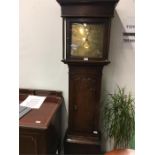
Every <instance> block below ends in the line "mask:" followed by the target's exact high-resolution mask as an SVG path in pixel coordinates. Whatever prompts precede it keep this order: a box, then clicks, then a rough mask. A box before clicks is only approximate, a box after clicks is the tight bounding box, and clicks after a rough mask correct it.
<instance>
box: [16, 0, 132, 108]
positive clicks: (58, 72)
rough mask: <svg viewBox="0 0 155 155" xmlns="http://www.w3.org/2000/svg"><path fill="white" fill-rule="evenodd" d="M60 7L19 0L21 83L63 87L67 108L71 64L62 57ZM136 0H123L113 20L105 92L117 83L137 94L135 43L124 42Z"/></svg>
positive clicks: (51, 1) (48, 1)
mask: <svg viewBox="0 0 155 155" xmlns="http://www.w3.org/2000/svg"><path fill="white" fill-rule="evenodd" d="M60 11H61V9H60V6H59V5H58V3H57V2H56V0H20V12H19V14H20V19H19V21H20V36H19V37H20V38H19V39H20V55H19V66H20V68H19V73H20V74H19V76H20V77H19V79H20V81H19V85H20V87H21V88H33V89H49V90H61V91H63V94H64V98H65V103H66V107H67V108H68V67H67V65H65V64H63V63H62V62H61V59H62V19H61V17H60V15H61V13H60ZM131 17H134V0H120V2H119V4H118V5H117V8H116V13H115V17H114V18H113V21H112V27H111V40H110V51H109V60H110V61H111V64H109V65H107V66H106V67H105V68H104V69H103V78H102V96H104V95H105V94H106V93H107V92H113V90H114V89H115V88H116V85H119V86H120V87H126V89H127V91H131V92H132V94H133V95H134V75H135V74H134V56H135V54H134V45H132V44H129V43H124V42H123V40H122V32H124V28H125V24H126V22H127V20H128V19H129V18H131Z"/></svg>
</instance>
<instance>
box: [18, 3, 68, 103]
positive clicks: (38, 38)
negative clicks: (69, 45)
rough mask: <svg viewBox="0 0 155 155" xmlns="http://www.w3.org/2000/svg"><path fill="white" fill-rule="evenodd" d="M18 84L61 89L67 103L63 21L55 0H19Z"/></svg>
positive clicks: (22, 86) (27, 86) (37, 87)
mask: <svg viewBox="0 0 155 155" xmlns="http://www.w3.org/2000/svg"><path fill="white" fill-rule="evenodd" d="M19 14H20V19H19V21H20V36H19V37H20V47H19V48H20V55H19V66H20V67H19V72H20V74H19V76H20V77H19V79H20V81H19V85H20V87H21V88H35V89H49V90H51V89H52V90H62V91H63V93H64V97H65V100H66V103H68V68H67V65H64V64H63V63H62V62H61V59H62V20H61V18H60V15H61V14H60V7H59V5H58V4H57V3H56V0H20V13H19Z"/></svg>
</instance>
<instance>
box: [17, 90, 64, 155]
mask: <svg viewBox="0 0 155 155" xmlns="http://www.w3.org/2000/svg"><path fill="white" fill-rule="evenodd" d="M28 94H35V95H44V96H47V98H46V99H45V101H44V103H43V104H42V105H41V107H40V108H39V109H33V110H31V111H30V112H29V113H27V114H26V115H25V116H23V117H22V118H21V119H20V121H19V153H20V155H32V154H33V155H43V154H44V155H47V154H55V153H56V151H57V150H58V151H60V148H61V147H60V142H61V104H62V101H63V99H62V96H61V93H60V92H53V91H43V90H23V89H22V90H20V96H19V98H20V102H21V101H22V100H24V99H25V98H26V97H27V96H28Z"/></svg>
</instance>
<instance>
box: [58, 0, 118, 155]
mask: <svg viewBox="0 0 155 155" xmlns="http://www.w3.org/2000/svg"><path fill="white" fill-rule="evenodd" d="M57 2H58V3H59V4H60V6H61V16H62V18H63V60H62V61H63V62H64V63H65V64H67V65H68V68H69V118H68V129H67V131H66V134H65V138H64V153H65V154H101V142H100V141H101V136H100V129H99V108H100V95H101V94H100V91H101V79H102V70H103V67H104V66H105V65H107V64H109V63H110V61H109V60H108V52H109V40H110V25H111V17H113V15H114V8H115V5H116V3H117V2H118V0H57Z"/></svg>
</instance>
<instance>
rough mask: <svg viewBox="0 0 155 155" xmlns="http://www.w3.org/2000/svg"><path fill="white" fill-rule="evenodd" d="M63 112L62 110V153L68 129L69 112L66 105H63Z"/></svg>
mask: <svg viewBox="0 0 155 155" xmlns="http://www.w3.org/2000/svg"><path fill="white" fill-rule="evenodd" d="M64 102H65V101H64ZM61 110H62V116H61V134H62V135H61V153H63V150H64V148H63V143H64V137H65V133H66V129H67V127H68V112H67V109H66V104H65V103H64V104H63V105H62V109H61Z"/></svg>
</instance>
